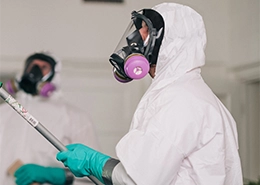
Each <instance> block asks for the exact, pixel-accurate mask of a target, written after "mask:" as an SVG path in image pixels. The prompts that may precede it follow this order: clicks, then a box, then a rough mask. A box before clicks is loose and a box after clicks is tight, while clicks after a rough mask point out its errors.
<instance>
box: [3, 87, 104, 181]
mask: <svg viewBox="0 0 260 185" xmlns="http://www.w3.org/2000/svg"><path fill="white" fill-rule="evenodd" d="M2 86H3V83H2V82H0V96H1V98H3V100H5V102H6V103H7V104H9V105H10V106H11V107H12V108H13V109H14V110H15V111H16V112H17V113H19V114H20V115H21V116H22V117H23V118H24V119H25V120H26V121H27V122H28V123H29V124H30V125H31V126H33V127H34V128H35V129H36V130H37V131H38V132H39V133H40V134H41V135H42V136H43V137H45V138H46V139H47V140H48V141H49V142H50V143H51V144H52V145H53V146H54V147H55V148H57V149H58V150H59V151H66V150H67V148H66V147H65V146H64V145H63V144H62V143H61V142H60V141H59V140H58V139H57V138H56V137H55V136H54V135H53V134H52V133H51V132H50V131H48V130H47V129H46V128H45V127H44V126H43V125H42V124H41V123H40V122H39V121H38V120H37V119H35V118H34V117H33V116H32V115H31V114H30V113H29V112H28V111H27V110H26V109H25V108H24V107H23V106H22V105H21V104H19V103H18V102H17V100H16V99H14V98H13V97H12V96H11V95H10V94H9V93H7V92H6V91H5V90H4V89H3V88H2ZM88 178H89V179H90V180H91V181H92V182H93V183H95V184H96V185H103V183H101V182H100V181H99V180H98V179H97V178H96V177H94V176H92V175H91V176H88Z"/></svg>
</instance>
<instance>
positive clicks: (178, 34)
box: [56, 3, 243, 185]
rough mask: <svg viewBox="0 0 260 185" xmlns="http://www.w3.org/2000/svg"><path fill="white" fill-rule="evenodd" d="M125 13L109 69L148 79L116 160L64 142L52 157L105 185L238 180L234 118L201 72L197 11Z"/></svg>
mask: <svg viewBox="0 0 260 185" xmlns="http://www.w3.org/2000/svg"><path fill="white" fill-rule="evenodd" d="M131 20H132V21H131V23H130V25H129V26H128V28H127V30H126V32H125V34H124V35H123V37H122V40H121V41H120V43H119V44H118V47H117V49H116V50H115V52H114V53H113V54H112V55H111V56H110V62H111V64H112V65H113V66H114V76H115V78H116V79H117V80H119V81H120V82H129V81H131V80H133V79H141V78H142V77H143V76H145V75H146V74H147V73H148V72H149V74H150V76H151V77H152V78H153V80H152V83H151V85H150V87H149V88H148V90H147V91H146V93H145V94H144V96H143V97H142V99H141V101H140V103H139V105H138V107H137V109H136V111H135V113H134V116H133V119H132V123H131V127H130V130H129V132H128V133H127V134H126V135H125V136H124V137H123V138H122V139H121V140H120V141H119V143H118V144H117V146H116V154H117V157H118V159H113V158H111V157H110V156H107V155H105V154H102V153H100V152H98V151H96V150H93V149H92V148H91V147H88V146H85V145H83V144H71V145H68V146H67V148H68V149H69V150H68V151H65V152H58V153H57V155H56V157H57V160H59V161H61V162H63V163H64V165H65V166H67V167H68V168H69V169H70V170H71V171H72V172H73V173H74V174H75V175H76V176H78V177H82V176H88V175H93V176H95V177H97V179H99V181H101V182H103V183H105V184H107V185H108V184H113V185H124V184H127V185H132V184H137V185H209V184H210V185H242V184H243V182H242V171H241V164H240V157H239V153H238V139H237V129H236V123H235V121H234V119H233V118H232V116H231V114H230V113H229V111H228V110H227V109H226V108H225V107H224V105H223V104H222V103H221V102H220V100H219V99H218V98H217V97H216V96H215V95H214V93H213V92H212V91H211V89H210V88H209V87H208V85H207V84H206V83H205V82H204V80H203V79H202V76H201V67H202V66H203V65H204V64H205V53H204V49H205V46H206V32H205V27H204V23H203V19H202V17H201V16H200V15H199V14H198V13H197V12H196V11H194V10H193V9H192V8H190V7H188V6H184V5H180V4H175V3H162V4H159V5H157V6H155V7H153V8H152V9H143V10H140V11H138V12H136V11H133V12H132V17H131Z"/></svg>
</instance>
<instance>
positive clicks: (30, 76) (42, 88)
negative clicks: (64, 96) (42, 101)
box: [5, 53, 56, 97]
mask: <svg viewBox="0 0 260 185" xmlns="http://www.w3.org/2000/svg"><path fill="white" fill-rule="evenodd" d="M36 59H38V60H41V61H42V62H47V63H49V64H50V65H51V70H50V72H49V73H47V74H45V75H43V73H42V71H41V68H40V66H38V65H37V64H33V65H31V63H32V62H33V61H34V60H36ZM55 64H56V62H55V61H54V59H52V58H51V57H49V56H48V55H44V54H42V53H37V54H34V55H32V56H30V57H29V58H28V59H27V61H26V65H25V70H24V73H23V75H22V77H21V78H20V79H19V80H18V79H11V80H9V81H7V82H6V83H5V87H6V90H7V91H8V92H9V93H10V94H15V93H16V92H18V91H19V90H23V91H25V92H26V93H28V94H32V95H40V96H43V97H48V96H49V95H50V94H51V93H52V92H53V91H54V90H55V89H56V88H55V85H54V84H52V83H51V79H52V78H53V76H54V67H55ZM30 65H31V66H30ZM29 66H30V67H29Z"/></svg>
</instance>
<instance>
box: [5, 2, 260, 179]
mask: <svg viewBox="0 0 260 185" xmlns="http://www.w3.org/2000/svg"><path fill="white" fill-rule="evenodd" d="M160 2H163V1H161V0H142V1H137V0H136V1H135V0H125V2H124V3H122V4H115V3H112V4H109V3H84V2H83V1H81V0H73V1H72V0H44V1H43V0H23V1H18V0H0V78H1V76H3V75H8V74H12V73H16V72H17V71H19V69H21V68H22V63H23V60H24V59H25V57H27V56H28V55H29V54H31V53H32V52H34V51H39V50H43V49H47V50H51V51H53V52H54V53H55V54H56V55H57V56H59V57H60V58H61V59H63V61H64V62H63V66H64V71H63V78H64V80H63V86H64V90H65V95H66V96H67V97H68V98H69V100H70V101H72V100H74V99H73V98H71V97H74V96H77V97H80V98H81V99H80V100H82V101H79V100H76V102H77V103H78V104H79V105H80V106H82V107H83V108H85V109H86V110H88V111H89V112H90V113H91V115H92V117H93V120H94V121H95V123H96V124H97V127H98V132H99V135H100V138H101V142H102V148H103V151H104V152H107V153H108V154H111V155H115V153H114V146H115V144H116V142H117V141H118V140H119V139H120V137H122V135H123V134H124V133H125V132H127V129H128V126H129V124H130V121H131V116H132V114H133V112H134V109H135V107H136V105H137V103H138V100H139V99H140V98H141V96H142V94H143V92H144V91H145V89H146V87H147V86H148V84H149V79H147V78H146V79H144V80H141V81H138V82H134V83H130V84H127V85H126V84H124V85H122V84H118V83H117V82H116V81H115V80H114V79H113V77H112V74H111V66H110V65H109V63H108V58H109V56H110V54H111V53H112V52H113V50H114V48H115V47H116V45H117V42H118V41H119V39H120V37H121V36H122V34H123V31H124V30H125V28H126V25H127V24H128V22H129V19H130V12H131V11H132V10H134V9H135V10H138V9H141V8H149V7H152V6H154V5H155V4H158V3H160ZM172 2H179V3H183V4H186V5H189V6H191V7H192V8H194V9H195V10H197V11H198V12H199V13H200V14H201V15H202V16H203V18H204V22H205V26H206V29H207V38H208V44H207V49H206V59H207V61H206V66H205V67H204V68H203V69H202V74H203V76H204V77H205V81H206V82H207V83H208V84H209V85H210V87H211V88H212V89H213V91H214V92H215V93H216V94H217V95H218V96H219V97H220V98H221V100H223V102H224V103H225V105H226V106H227V107H228V109H229V110H230V111H231V113H232V114H233V116H234V117H235V119H236V121H237V124H238V131H239V141H240V153H241V159H242V163H243V170H244V171H245V173H244V174H245V177H246V178H250V179H256V178H257V175H260V169H258V172H256V173H253V174H252V173H250V170H252V169H256V168H255V167H252V165H251V167H250V165H249V162H248V160H249V159H248V155H247V154H248V150H249V149H252V148H253V147H258V149H259V143H258V146H252V145H250V148H248V142H249V141H248V140H246V139H245V138H248V136H249V135H250V134H251V133H250V132H245V128H248V125H247V122H248V120H249V119H248V116H249V113H248V112H246V111H245V109H246V106H245V105H247V104H248V103H249V102H248V101H249V100H248V99H247V98H246V97H247V96H248V93H251V95H252V94H253V95H254V94H257V93H252V92H251V91H250V90H249V89H247V84H248V83H251V82H252V81H259V79H260V55H259V53H260V31H259V30H260V13H259V12H260V3H259V0H211V1H209V0H193V1H190V0H176V1H172ZM97 74H98V75H97ZM80 79H81V80H80ZM0 80H1V79H0ZM68 82H69V83H68ZM72 87H73V88H72ZM105 88H106V90H104V89H105ZM256 89H257V88H256ZM132 91H133V93H134V95H133V94H130V92H132ZM254 92H255V91H254ZM106 93H107V94H106ZM129 98H130V99H129ZM253 99H254V98H253ZM255 99H256V100H257V97H255ZM251 101H252V100H251ZM89 102H91V104H90V103H89ZM84 105H86V107H85V106H84ZM88 106H90V107H88ZM110 106H112V107H110ZM108 107H109V108H108ZM113 110H117V111H119V112H118V114H119V116H118V118H117V119H115V117H114V115H113V116H111V112H112V111H113ZM109 111H111V112H109ZM99 112H100V113H101V114H99ZM101 115H102V116H101ZM106 121H108V122H114V124H116V125H113V124H112V125H109V124H108V125H105V123H104V122H106ZM115 122H117V123H115ZM252 124H253V125H254V124H256V125H259V124H260V123H257V120H254V121H253V123H252ZM253 128H254V127H253ZM249 130H252V128H250V129H249ZM256 145H257V144H256ZM259 150H260V149H259ZM250 151H251V150H250ZM251 153H252V151H251ZM251 157H254V159H253V160H254V161H256V162H258V164H260V159H259V158H260V157H259V156H254V155H253V156H252V155H251ZM251 160H252V159H251Z"/></svg>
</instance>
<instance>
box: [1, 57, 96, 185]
mask: <svg viewBox="0 0 260 185" xmlns="http://www.w3.org/2000/svg"><path fill="white" fill-rule="evenodd" d="M56 62H57V64H56V66H55V76H54V78H53V80H52V83H54V84H55V86H56V87H57V88H58V89H57V90H56V91H54V92H53V94H52V95H51V96H50V97H49V98H44V97H41V96H31V95H30V94H26V93H24V92H23V91H20V92H18V93H17V94H16V97H15V99H17V101H18V102H19V103H20V104H21V105H22V106H23V107H24V108H26V109H27V110H28V112H29V113H30V114H31V115H32V116H33V117H35V118H36V119H37V120H38V121H40V122H41V124H42V125H43V126H44V127H46V128H47V129H48V130H49V131H50V132H51V133H52V134H53V135H54V136H55V137H56V138H57V139H59V140H60V141H61V142H62V143H63V144H64V145H67V144H70V143H84V144H86V145H88V146H91V147H93V148H95V149H99V145H98V139H97V136H96V131H95V126H94V125H93V123H92V122H91V119H90V117H89V115H88V114H87V113H86V112H85V111H83V110H82V109H80V108H78V107H77V106H74V105H71V104H69V103H67V102H66V100H65V99H64V98H63V96H62V93H61V91H60V90H59V85H60V82H59V78H60V70H61V63H60V61H57V60H56ZM0 113H1V116H0V125H1V126H0V136H1V137H0V147H1V148H0V184H1V185H16V183H15V178H14V177H12V176H8V175H7V169H8V168H9V167H10V166H11V165H12V163H13V162H14V161H15V160H17V159H20V160H21V161H22V162H23V163H24V164H26V163H34V164H38V165H42V166H49V167H61V168H64V165H63V164H62V163H61V162H59V161H57V160H56V157H55V156H56V154H57V152H58V150H57V149H56V148H55V147H54V146H53V145H52V144H51V143H49V141H47V140H46V139H45V138H44V137H43V136H41V134H40V133H38V131H37V130H35V129H34V128H33V127H32V126H31V125H30V124H29V123H27V122H26V121H25V120H24V119H23V118H22V117H21V116H20V115H19V114H18V113H17V112H15V111H14V110H13V109H12V108H11V107H10V106H9V105H8V104H7V103H3V104H1V106H0ZM83 181H85V182H83ZM83 181H82V180H79V179H77V180H74V183H73V185H83V184H88V183H90V180H89V179H88V178H86V179H85V180H83ZM91 184H93V183H91Z"/></svg>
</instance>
